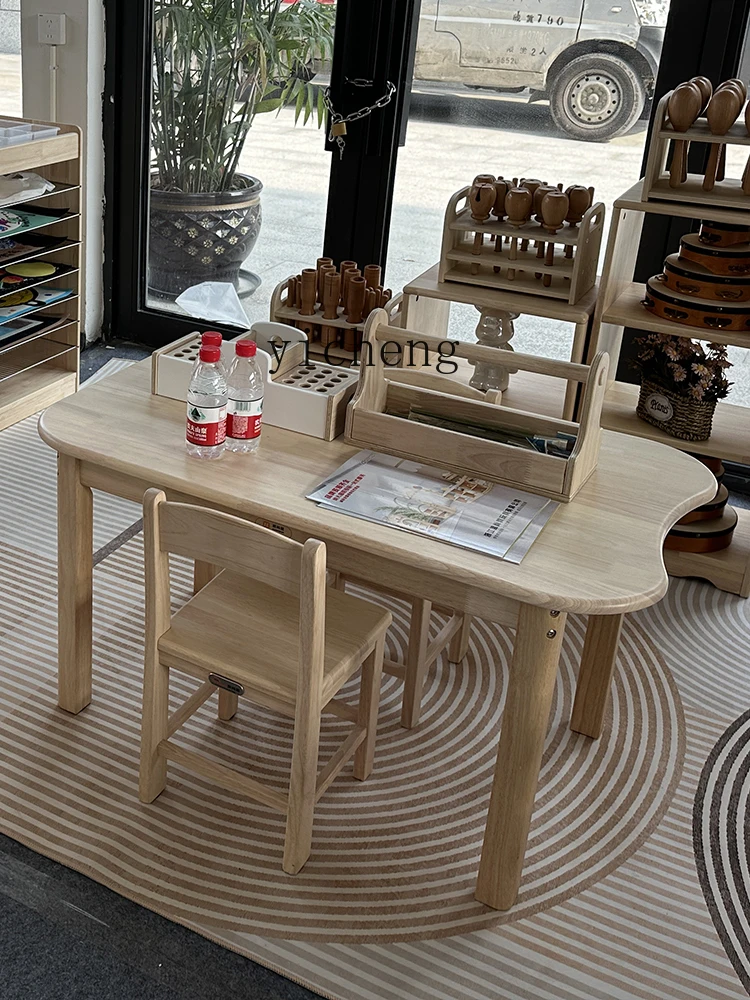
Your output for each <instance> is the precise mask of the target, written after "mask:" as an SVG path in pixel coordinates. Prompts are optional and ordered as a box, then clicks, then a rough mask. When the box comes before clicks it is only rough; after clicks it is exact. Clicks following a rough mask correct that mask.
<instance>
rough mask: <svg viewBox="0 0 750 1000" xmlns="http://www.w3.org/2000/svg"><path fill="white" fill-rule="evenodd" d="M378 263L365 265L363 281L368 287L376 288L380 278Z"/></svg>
mask: <svg viewBox="0 0 750 1000" xmlns="http://www.w3.org/2000/svg"><path fill="white" fill-rule="evenodd" d="M382 270H383V269H382V268H381V266H380V264H368V265H367V266H366V267H365V282H366V284H367V287H368V288H377V287H378V285H379V284H380V282H381V280H382Z"/></svg>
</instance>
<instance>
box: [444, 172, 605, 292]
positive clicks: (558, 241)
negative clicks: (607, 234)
mask: <svg viewBox="0 0 750 1000" xmlns="http://www.w3.org/2000/svg"><path fill="white" fill-rule="evenodd" d="M470 191H471V187H464V188H461V189H460V190H459V191H457V192H456V193H455V194H454V195H453V196H452V198H451V199H450V201H449V202H448V207H447V208H446V210H445V219H444V221H443V240H442V249H441V253H440V268H439V280H440V281H441V282H455V283H459V284H460V283H464V284H470V285H479V286H482V287H484V288H488V289H490V290H502V291H507V292H525V293H526V294H530V295H536V296H539V297H548V298H555V299H562V300H563V301H565V302H567V303H569V304H571V305H573V304H575V303H576V302H578V301H579V300H580V299H582V298H583V297H584V296H585V295H586V294H587V292H589V291H590V290H591V288H592V287H593V286H594V284H595V283H596V269H597V263H598V261H599V247H600V245H601V240H602V233H603V228H604V205H603V204H602V203H601V202H595V203H594V204H593V205H591V206H590V207H589V208H588V209H587V210H586V212H585V214H584V216H583V218H582V219H581V222H580V224H579V225H577V226H569V225H563V226H561V228H560V229H558V230H557V232H555V233H550V232H548V231H547V230H546V229H545V228H544V226H542V225H540V223H538V222H535V221H531V220H529V221H527V222H525V223H523V224H522V225H520V226H513V225H511V223H509V222H507V221H505V220H503V221H500V220H499V219H497V218H493V217H490V218H488V219H486V220H485V221H484V222H479V221H477V220H476V219H473V218H472V217H471V211H470V208H469V205H468V196H469V193H470ZM479 234H481V236H482V245H481V247H477V248H475V247H474V237H475V235H476V236H477V237H478V236H479ZM522 242H523V243H525V244H527V245H528V248H527V249H523V250H522V249H521V244H522ZM537 244H543V245H544V246H545V248H546V249H549V247H550V245H552V247H553V250H552V258H551V262H550V263H547V264H545V258H544V257H537V255H536V253H537V249H536V248H537ZM566 250H567V251H568V252H569V253H571V256H569V257H568V256H565V252H566ZM547 259H550V258H547ZM536 275H539V277H536ZM543 279H544V280H548V279H549V284H547V285H545V284H544V283H543Z"/></svg>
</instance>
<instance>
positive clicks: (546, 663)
mask: <svg viewBox="0 0 750 1000" xmlns="http://www.w3.org/2000/svg"><path fill="white" fill-rule="evenodd" d="M565 620H566V615H565V614H560V613H557V614H556V613H555V612H550V611H547V610H546V609H544V608H537V607H534V606H532V605H530V604H522V605H521V609H520V613H519V615H518V630H517V632H516V642H515V647H514V649H513V662H512V664H511V668H510V678H509V682H508V694H507V697H506V700H505V711H504V712H503V721H502V730H501V733H500V744H499V746H498V749H497V763H496V765H495V777H494V779H493V784H492V795H491V796H490V807H489V811H488V814H487V827H486V829H485V832H484V843H483V845H482V858H481V861H480V863H479V877H478V879H477V888H476V892H475V896H476V898H477V899H478V900H479V902H480V903H486V904H487V906H492V907H494V909H496V910H509V909H510V907H511V906H513V904H514V903H515V901H516V896H517V895H518V887H519V885H520V882H521V870H522V868H523V858H524V853H525V851H526V841H527V840H528V836H529V826H530V825H531V813H532V810H533V808H534V796H535V794H536V789H537V783H538V780H539V768H540V766H541V763H542V753H543V751H544V739H545V736H546V734H547V724H548V722H549V713H550V708H551V705H552V695H553V692H554V689H555V678H556V676H557V663H558V660H559V658H560V646H561V644H562V638H563V633H564V632H565Z"/></svg>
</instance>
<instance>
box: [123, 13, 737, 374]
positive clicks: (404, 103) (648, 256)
mask: <svg viewBox="0 0 750 1000" xmlns="http://www.w3.org/2000/svg"><path fill="white" fill-rule="evenodd" d="M151 9H152V0H105V12H106V23H107V53H106V55H107V60H106V73H105V94H104V135H105V197H106V204H107V211H106V212H105V262H104V287H105V327H104V329H105V338H106V337H107V336H113V335H114V336H118V337H121V338H126V339H132V340H138V341H140V342H142V343H146V344H148V345H150V346H160V345H162V344H165V343H168V342H169V341H171V340H174V339H175V338H176V337H178V336H181V335H183V334H184V333H187V332H189V331H190V330H192V329H194V328H195V320H192V319H189V318H187V317H186V318H184V319H183V318H181V317H178V316H173V315H170V314H168V313H165V312H162V311H159V310H156V309H151V308H148V307H147V306H146V305H145V302H144V299H145V296H143V295H142V292H141V283H142V276H143V275H144V274H145V261H146V225H145V220H146V218H147V194H148V171H149V164H148V149H149V125H150V122H149V117H150V115H149V112H150V107H149V96H150V73H151V44H150V40H151ZM749 10H750V0H672V2H671V5H670V16H669V21H668V24H667V29H666V33H665V40H664V48H663V55H662V59H661V62H660V67H659V73H658V76H657V81H656V94H655V99H654V108H655V107H656V105H657V103H658V100H659V98H660V97H661V96H662V95H663V94H664V93H666V92H667V90H669V89H671V87H673V86H674V85H675V84H676V83H679V82H680V81H681V80H684V79H687V78H689V77H691V76H694V75H696V74H699V73H700V74H703V75H706V76H708V77H709V78H710V79H712V80H713V81H714V82H718V81H719V80H721V79H726V78H727V77H729V76H733V75H735V74H736V72H737V69H738V67H739V65H740V60H741V56H742V46H743V40H744V36H745V28H746V26H747V21H748V11H749ZM418 24H419V0H339V2H338V6H337V15H336V48H335V52H334V60H333V67H332V74H331V90H332V99H333V102H334V106H335V107H336V109H337V110H339V111H341V112H342V113H344V114H349V113H351V112H352V111H353V110H356V109H357V108H359V107H362V106H363V105H366V104H370V103H372V101H373V100H375V99H376V98H377V97H379V96H380V95H381V94H382V93H384V91H385V88H386V85H387V81H388V80H391V81H393V83H395V84H396V87H397V92H396V95H395V97H394V99H393V100H392V101H391V103H390V104H389V105H388V106H387V107H386V108H384V109H382V110H381V111H379V112H377V113H376V114H375V115H373V116H371V117H369V118H366V119H363V120H362V121H359V122H355V123H353V124H352V125H350V126H349V130H348V134H347V136H346V149H345V153H344V156H343V158H342V159H339V157H338V153H337V152H336V151H333V152H332V153H331V156H332V163H331V173H330V183H329V194H328V210H327V218H326V228H325V240H324V252H325V253H326V254H327V255H328V256H331V257H333V258H334V259H335V260H336V261H337V262H338V261H340V260H342V259H346V258H349V259H353V260H357V261H358V262H360V263H369V262H379V263H381V264H383V265H384V264H385V254H386V248H387V244H388V232H389V226H390V214H391V205H392V199H393V185H394V178H395V171H396V154H397V148H398V143H399V140H401V141H402V142H403V134H404V128H405V125H406V119H407V115H408V99H409V94H410V89H411V88H410V83H411V74H412V68H413V59H414V49H415V44H416V35H417V27H418ZM353 79H357V80H358V83H361V80H362V79H365V80H367V81H369V83H368V85H366V86H361V85H354V84H353V83H352V82H351V81H352V80H353ZM652 127H653V121H652V122H651V123H650V126H649V129H651V128H652ZM323 141H324V138H323V135H321V142H323ZM702 156H705V152H704V151H702V150H701V149H700V148H694V149H692V150H691V161H690V164H691V168H692V169H694V170H700V169H701V167H702V166H703V164H702V163H701V162H698V158H699V157H702ZM687 226H689V222H688V223H687ZM685 231H686V223H685V220H670V219H669V218H668V217H657V216H647V218H646V222H645V224H644V233H643V238H642V241H641V249H640V252H639V256H638V261H637V267H636V274H635V276H636V280H641V281H645V279H646V278H647V277H648V276H650V275H651V274H654V273H656V271H658V270H659V269H660V268H661V264H662V261H663V260H664V257H665V256H666V255H667V253H669V252H670V250H671V249H672V248H674V246H676V245H677V242H678V241H679V236H680V235H682V233H683V232H685ZM219 328H220V329H221V326H220V325H219ZM630 340H631V338H630V337H629V336H626V337H625V340H624V343H623V354H622V364H621V365H620V370H619V372H618V377H619V378H622V379H630V378H633V377H634V376H633V374H632V372H628V370H627V368H628V357H629V356H630V351H629V341H630Z"/></svg>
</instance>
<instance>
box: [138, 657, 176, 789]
mask: <svg viewBox="0 0 750 1000" xmlns="http://www.w3.org/2000/svg"><path fill="white" fill-rule="evenodd" d="M168 726H169V668H168V667H165V666H163V665H162V664H161V663H159V659H158V657H157V656H155V655H148V654H147V656H146V660H145V663H144V670H143V717H142V720H141V769H140V780H139V785H138V794H139V797H140V800H141V802H153V801H154V799H155V798H156V797H157V795H160V794H161V792H163V791H164V787H165V785H166V784H167V761H166V758H164V757H161V756H160V755H159V753H158V752H157V747H158V746H159V744H160V743H161V741H162V740H166V739H167V737H168V736H169V731H168Z"/></svg>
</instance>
